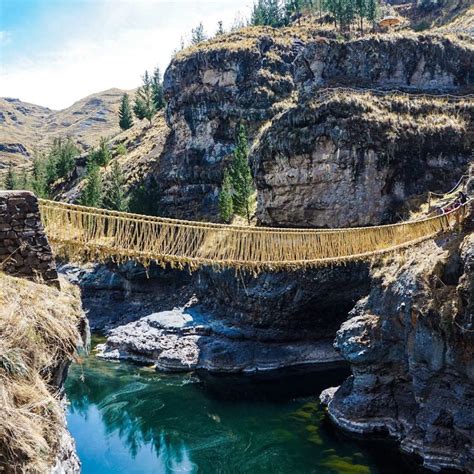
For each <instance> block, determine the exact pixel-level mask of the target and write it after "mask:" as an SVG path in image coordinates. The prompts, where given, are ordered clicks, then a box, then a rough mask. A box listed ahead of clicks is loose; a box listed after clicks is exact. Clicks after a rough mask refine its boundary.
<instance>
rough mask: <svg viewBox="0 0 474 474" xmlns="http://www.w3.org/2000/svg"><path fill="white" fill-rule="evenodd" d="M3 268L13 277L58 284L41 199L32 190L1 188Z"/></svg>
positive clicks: (0, 263)
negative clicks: (41, 216) (44, 223)
mask: <svg viewBox="0 0 474 474" xmlns="http://www.w3.org/2000/svg"><path fill="white" fill-rule="evenodd" d="M0 269H1V270H2V271H4V272H6V273H9V274H11V275H13V276H18V277H25V278H31V279H36V278H40V279H42V280H43V281H45V282H46V283H49V284H53V285H56V286H57V285H58V284H59V283H58V274H57V272H56V265H55V263H54V257H53V254H52V252H51V247H50V246H49V243H48V239H47V238H46V235H45V233H44V230H43V226H42V224H41V219H40V214H39V209H38V200H37V199H36V197H35V196H34V195H33V194H32V193H30V192H29V191H0Z"/></svg>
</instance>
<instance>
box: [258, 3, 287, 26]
mask: <svg viewBox="0 0 474 474" xmlns="http://www.w3.org/2000/svg"><path fill="white" fill-rule="evenodd" d="M250 24H252V25H256V26H258V25H267V26H273V27H274V28H278V27H279V26H284V25H285V24H287V16H286V12H285V9H284V8H282V6H281V4H280V0H257V1H256V2H255V3H254V4H253V10H252V14H251V17H250Z"/></svg>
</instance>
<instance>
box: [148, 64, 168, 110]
mask: <svg viewBox="0 0 474 474" xmlns="http://www.w3.org/2000/svg"><path fill="white" fill-rule="evenodd" d="M151 87H152V93H153V104H154V106H155V109H156V110H161V109H162V108H163V107H164V106H165V96H164V94H163V80H162V78H161V72H160V68H159V67H156V68H155V71H154V72H153V78H152V85H151Z"/></svg>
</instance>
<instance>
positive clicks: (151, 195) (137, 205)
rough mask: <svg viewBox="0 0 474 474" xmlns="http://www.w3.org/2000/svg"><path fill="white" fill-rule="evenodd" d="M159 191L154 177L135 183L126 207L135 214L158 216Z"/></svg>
mask: <svg viewBox="0 0 474 474" xmlns="http://www.w3.org/2000/svg"><path fill="white" fill-rule="evenodd" d="M160 199H161V193H160V189H159V186H158V183H157V182H156V180H155V178H153V177H151V178H150V179H149V180H148V181H147V182H146V183H144V182H142V183H140V184H139V185H137V186H136V187H135V188H134V189H133V190H132V192H131V193H130V200H129V204H128V208H129V210H130V212H133V213H135V214H145V215H148V216H158V215H159V212H160V206H159V203H160Z"/></svg>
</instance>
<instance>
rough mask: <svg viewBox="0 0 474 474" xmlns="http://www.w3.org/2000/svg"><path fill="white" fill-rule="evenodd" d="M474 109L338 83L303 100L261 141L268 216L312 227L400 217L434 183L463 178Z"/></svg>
mask: <svg viewBox="0 0 474 474" xmlns="http://www.w3.org/2000/svg"><path fill="white" fill-rule="evenodd" d="M450 110H451V112H450ZM453 116H455V117H456V118H454V119H453ZM427 117H428V119H427ZM473 117H474V107H473V105H472V103H470V102H467V101H466V102H465V103H462V104H449V103H446V102H445V101H442V100H432V101H430V102H427V101H426V100H424V99H413V98H407V97H402V96H399V95H387V96H382V97H378V96H374V95H372V94H368V93H366V94H362V93H350V94H349V95H347V94H346V93H345V92H336V91H333V92H330V93H328V92H326V93H320V94H315V95H313V96H312V97H311V98H309V99H308V100H301V101H300V102H299V103H298V104H297V105H295V106H293V107H289V109H288V110H287V111H285V112H284V113H282V114H280V115H279V116H278V117H276V118H275V119H274V120H273V122H272V125H271V126H270V127H268V128H267V129H266V131H265V132H264V133H263V134H262V136H261V137H260V145H259V147H258V148H257V149H256V150H255V153H254V160H255V164H256V178H257V187H258V208H257V217H258V220H259V221H260V222H261V223H263V224H266V225H280V226H291V225H294V224H295V223H297V224H298V225H301V226H308V227H351V226H365V225H374V224H381V223H388V222H393V221H395V220H400V216H403V215H404V213H405V212H406V211H407V209H408V208H409V205H410V204H412V205H413V204H414V201H415V202H416V199H417V198H418V199H419V198H420V197H421V198H422V199H423V200H426V199H427V197H426V191H427V190H428V189H430V190H441V191H442V190H446V189H447V188H448V187H449V186H451V185H454V184H455V183H456V182H457V181H458V179H459V176H460V175H461V174H462V170H465V169H466V167H467V164H468V163H469V160H470V158H469V156H470V153H471V148H472V123H473V120H472V119H473ZM410 201H412V202H411V203H410ZM407 204H408V205H407Z"/></svg>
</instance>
